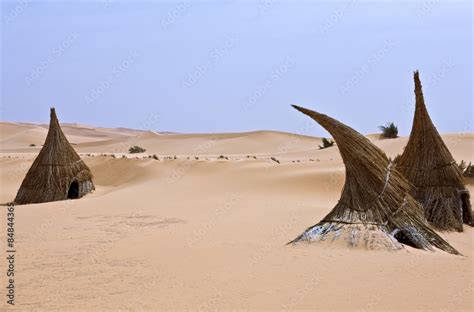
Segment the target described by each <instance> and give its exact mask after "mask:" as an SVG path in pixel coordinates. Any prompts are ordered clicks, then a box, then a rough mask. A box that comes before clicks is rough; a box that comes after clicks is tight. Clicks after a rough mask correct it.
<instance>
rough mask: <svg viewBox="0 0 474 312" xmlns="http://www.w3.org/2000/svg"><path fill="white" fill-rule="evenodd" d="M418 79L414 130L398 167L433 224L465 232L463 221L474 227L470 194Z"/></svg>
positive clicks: (398, 159)
mask: <svg viewBox="0 0 474 312" xmlns="http://www.w3.org/2000/svg"><path fill="white" fill-rule="evenodd" d="M414 80H415V96H416V110H415V117H414V120H413V128H412V131H411V134H410V139H409V141H408V144H407V146H406V147H405V150H404V152H403V154H402V155H401V156H400V157H399V158H397V160H396V163H397V168H398V169H399V170H400V171H401V172H402V173H403V174H404V175H405V176H406V177H407V178H408V180H409V181H410V182H411V183H412V184H413V185H414V186H415V187H416V189H414V191H413V193H412V195H413V197H415V198H416V199H417V200H418V201H419V202H420V203H421V204H422V206H423V208H424V210H425V217H426V219H427V220H428V221H429V222H431V223H432V224H433V225H434V226H435V227H437V228H439V229H442V230H457V231H462V228H463V219H464V222H465V223H467V224H471V225H472V216H471V205H470V202H469V192H468V191H467V189H466V188H465V187H464V185H463V177H462V171H461V170H460V168H459V166H458V165H457V164H456V161H455V160H454V158H453V156H452V155H451V153H450V152H449V150H448V148H447V146H446V144H444V142H443V139H442V138H441V136H440V135H439V133H438V130H437V129H436V127H435V126H434V124H433V122H432V121H431V118H430V116H429V114H428V110H427V109H426V105H425V100H424V97H423V91H422V86H421V81H420V75H419V73H418V71H416V72H415V73H414ZM463 214H464V218H463Z"/></svg>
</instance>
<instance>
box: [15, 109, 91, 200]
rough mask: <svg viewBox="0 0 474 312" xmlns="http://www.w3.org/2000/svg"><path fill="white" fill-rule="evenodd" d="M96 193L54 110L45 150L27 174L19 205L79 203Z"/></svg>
mask: <svg viewBox="0 0 474 312" xmlns="http://www.w3.org/2000/svg"><path fill="white" fill-rule="evenodd" d="M92 190H94V184H93V183H92V173H91V171H90V169H89V168H88V167H87V165H86V164H85V163H84V161H83V160H82V159H81V158H80V157H79V155H78V154H77V153H76V151H74V149H73V148H72V146H71V144H69V142H68V140H67V139H66V136H65V135H64V133H63V131H62V130H61V127H60V125H59V121H58V118H57V117H56V112H55V110H54V108H51V121H50V124H49V131H48V135H47V137H46V141H45V143H44V145H43V148H42V149H41V151H40V152H39V154H38V156H37V157H36V159H35V161H34V162H33V165H32V166H31V168H30V170H29V171H28V173H27V174H26V177H25V179H24V180H23V183H22V184H21V186H20V189H19V190H18V193H17V195H16V198H15V201H14V203H15V204H18V205H23V204H32V203H44V202H51V201H57V200H64V199H75V198H80V197H82V196H84V195H85V194H87V193H89V192H91V191H92Z"/></svg>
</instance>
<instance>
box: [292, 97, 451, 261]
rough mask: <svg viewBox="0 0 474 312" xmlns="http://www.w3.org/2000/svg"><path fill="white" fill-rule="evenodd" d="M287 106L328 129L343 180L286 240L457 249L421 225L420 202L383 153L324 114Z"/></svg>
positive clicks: (396, 247) (425, 224) (423, 223)
mask: <svg viewBox="0 0 474 312" xmlns="http://www.w3.org/2000/svg"><path fill="white" fill-rule="evenodd" d="M293 107H294V108H296V109H297V110H299V111H300V112H302V113H304V114H306V115H308V116H309V117H311V118H313V119H314V120H315V121H317V122H318V123H320V124H321V125H322V126H323V127H324V128H326V130H328V131H329V132H330V133H331V135H332V137H333V138H334V139H335V141H336V143H337V146H338V148H339V151H340V154H341V156H342V159H343V161H344V164H345V166H346V181H345V185H344V189H343V191H342V194H341V198H340V200H339V202H338V203H337V205H336V206H335V207H334V208H333V210H332V211H331V212H330V213H329V214H328V215H327V216H326V217H324V218H323V220H321V222H319V223H318V224H316V225H314V226H312V227H310V228H308V229H307V230H306V231H305V232H304V233H303V234H301V235H300V236H298V237H297V238H296V239H295V240H293V241H292V242H290V243H297V242H302V241H307V242H312V241H325V240H327V241H335V240H342V239H344V240H346V241H347V242H348V243H349V245H350V246H358V245H360V246H365V247H367V248H369V249H376V248H377V249H379V248H380V249H388V250H396V249H401V248H403V245H409V246H412V247H415V248H419V249H426V250H433V249H434V248H433V247H436V248H439V249H441V250H444V251H446V252H449V253H452V254H458V252H457V251H456V250H455V249H454V248H453V247H452V246H450V245H449V244H448V243H447V242H446V241H445V240H443V239H442V238H441V237H440V236H439V235H438V234H436V233H435V232H434V231H433V230H432V229H431V228H430V227H429V226H428V225H427V223H426V221H425V220H424V219H423V211H422V208H421V206H420V205H419V203H418V202H417V201H416V200H415V199H413V198H412V197H411V196H410V190H411V185H410V184H409V182H408V181H407V180H406V179H405V178H404V177H403V176H402V174H401V173H399V172H398V171H397V170H395V169H394V168H393V166H392V162H391V161H390V160H389V159H388V158H387V156H386V155H385V153H384V152H382V151H381V150H380V149H379V148H378V147H376V146H375V145H374V144H372V143H371V142H370V141H369V140H368V139H367V138H366V137H364V136H363V135H361V134H360V133H358V132H356V131H355V130H353V129H352V128H350V127H348V126H346V125H344V124H342V123H341V122H339V121H337V120H335V119H333V118H331V117H329V116H326V115H323V114H320V113H317V112H314V111H311V110H309V109H305V108H302V107H298V106H293Z"/></svg>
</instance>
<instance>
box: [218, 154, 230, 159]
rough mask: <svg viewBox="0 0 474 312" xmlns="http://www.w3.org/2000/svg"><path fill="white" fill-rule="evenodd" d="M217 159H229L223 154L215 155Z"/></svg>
mask: <svg viewBox="0 0 474 312" xmlns="http://www.w3.org/2000/svg"><path fill="white" fill-rule="evenodd" d="M217 159H226V160H229V157H226V156H224V155H220V156H219V157H217Z"/></svg>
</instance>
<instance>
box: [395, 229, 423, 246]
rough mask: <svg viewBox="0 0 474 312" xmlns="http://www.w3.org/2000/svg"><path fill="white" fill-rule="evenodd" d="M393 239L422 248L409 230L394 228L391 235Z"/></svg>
mask: <svg viewBox="0 0 474 312" xmlns="http://www.w3.org/2000/svg"><path fill="white" fill-rule="evenodd" d="M393 236H394V237H395V239H396V240H397V241H398V242H399V243H400V244H403V245H407V246H410V247H413V248H416V249H423V246H422V245H420V244H419V243H418V242H417V239H416V238H415V237H413V234H412V233H410V231H409V230H400V229H397V230H395V234H394V235H393Z"/></svg>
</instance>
